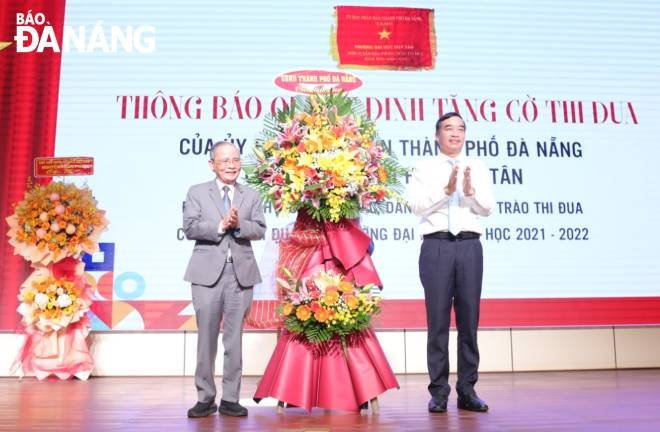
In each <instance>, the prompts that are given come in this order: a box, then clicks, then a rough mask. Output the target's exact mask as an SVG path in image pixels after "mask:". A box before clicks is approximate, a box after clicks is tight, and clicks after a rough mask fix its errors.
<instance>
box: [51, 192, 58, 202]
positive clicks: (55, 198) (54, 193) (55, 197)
mask: <svg viewBox="0 0 660 432" xmlns="http://www.w3.org/2000/svg"><path fill="white" fill-rule="evenodd" d="M49 198H50V200H51V201H53V202H55V201H59V200H60V194H58V193H57V192H53V193H52V194H50V197H49Z"/></svg>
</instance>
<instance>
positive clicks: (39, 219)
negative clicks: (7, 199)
mask: <svg viewBox="0 0 660 432" xmlns="http://www.w3.org/2000/svg"><path fill="white" fill-rule="evenodd" d="M96 204H97V203H96V200H95V199H94V197H93V196H92V192H91V190H89V189H88V188H86V187H82V188H81V187H78V186H76V185H74V184H67V183H62V182H52V183H49V184H47V185H36V186H34V187H32V188H30V189H28V191H27V192H26V193H25V197H24V199H23V201H20V202H18V203H16V204H15V207H14V214H13V215H11V216H9V217H8V218H7V223H8V224H9V227H10V229H9V232H8V233H7V235H8V236H9V243H11V245H12V246H14V251H15V253H17V254H20V255H22V256H23V257H24V258H25V259H26V260H28V261H31V262H33V263H35V264H37V263H38V264H43V265H48V264H50V263H51V262H57V261H59V260H61V259H63V258H64V257H67V256H74V257H79V256H81V255H82V254H83V252H87V253H94V252H96V251H98V242H99V238H100V235H101V232H102V231H103V230H105V227H106V226H107V225H108V221H107V220H106V218H105V212H104V211H103V210H99V209H98V208H97V205H96Z"/></svg>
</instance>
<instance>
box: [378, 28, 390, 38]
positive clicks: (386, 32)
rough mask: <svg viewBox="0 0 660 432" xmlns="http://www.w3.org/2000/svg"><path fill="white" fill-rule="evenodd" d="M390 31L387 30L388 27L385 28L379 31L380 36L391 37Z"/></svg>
mask: <svg viewBox="0 0 660 432" xmlns="http://www.w3.org/2000/svg"><path fill="white" fill-rule="evenodd" d="M390 34H391V33H390V32H388V31H387V29H383V31H379V32H378V36H380V38H381V39H389V38H390Z"/></svg>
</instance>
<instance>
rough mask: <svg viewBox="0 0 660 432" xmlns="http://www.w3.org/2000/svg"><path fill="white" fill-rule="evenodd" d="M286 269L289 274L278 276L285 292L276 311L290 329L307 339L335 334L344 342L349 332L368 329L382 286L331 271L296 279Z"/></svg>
mask: <svg viewBox="0 0 660 432" xmlns="http://www.w3.org/2000/svg"><path fill="white" fill-rule="evenodd" d="M283 271H284V273H286V275H287V276H288V278H287V279H283V278H278V279H277V282H278V284H279V285H280V288H281V289H282V291H283V293H284V295H283V299H282V303H281V304H280V305H279V306H278V308H277V312H278V313H279V314H280V315H282V317H283V319H284V325H285V327H286V329H287V330H289V331H290V332H291V333H295V334H298V335H300V336H302V337H304V339H306V340H307V341H308V342H311V343H314V344H316V343H321V342H326V341H329V340H330V339H332V338H333V337H335V336H336V337H338V338H339V339H341V341H342V344H343V345H345V343H346V337H347V336H349V335H351V334H357V333H360V332H361V331H364V330H366V329H367V328H368V327H369V323H370V322H371V318H372V317H373V316H374V315H376V314H378V313H379V312H380V307H379V304H380V300H381V297H380V290H379V289H378V287H376V286H375V285H373V284H367V285H364V286H358V285H357V284H356V283H355V282H353V281H349V280H347V279H346V278H345V277H344V276H343V275H341V274H338V273H335V272H332V271H327V272H326V271H320V272H319V273H317V274H316V275H314V276H312V277H308V278H304V279H298V280H296V279H294V277H293V275H292V274H291V272H289V271H288V270H286V269H284V270H283Z"/></svg>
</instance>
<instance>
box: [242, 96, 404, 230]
mask: <svg viewBox="0 0 660 432" xmlns="http://www.w3.org/2000/svg"><path fill="white" fill-rule="evenodd" d="M254 155H255V159H254V160H253V161H252V163H251V164H248V165H247V166H246V174H247V176H246V180H247V182H248V183H249V184H251V185H253V186H254V187H255V188H256V189H258V190H259V191H260V192H261V194H262V196H263V197H264V199H265V200H266V201H268V202H271V203H272V204H273V206H274V208H275V211H276V213H277V214H280V213H282V214H287V213H293V212H296V211H298V210H301V209H305V210H306V211H307V213H308V214H309V215H310V216H312V218H314V219H315V220H317V221H330V222H338V221H339V220H340V219H342V218H348V219H354V218H357V217H358V216H359V213H360V211H362V210H364V211H371V212H379V210H381V209H382V206H383V205H384V200H386V199H387V198H394V199H401V195H400V193H401V187H402V186H401V183H400V181H399V177H400V176H401V175H403V174H405V172H406V171H405V169H403V168H402V167H401V166H400V165H399V164H398V162H397V160H396V159H395V158H394V156H393V155H391V154H390V153H389V152H388V151H387V149H386V148H385V147H383V146H382V145H381V144H379V142H378V141H377V137H376V130H375V125H374V123H373V121H371V120H369V119H368V118H367V116H366V112H365V110H364V107H363V106H362V104H361V103H360V102H359V100H357V99H354V98H350V97H348V96H346V95H345V94H344V93H330V94H327V95H316V94H313V95H309V96H299V97H297V98H296V99H295V100H294V102H293V103H292V104H291V107H288V108H286V109H283V110H280V111H278V113H277V115H276V116H274V117H273V116H268V117H267V118H266V127H265V130H264V131H263V136H262V138H261V139H259V140H258V141H257V143H256V144H255V147H254Z"/></svg>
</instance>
